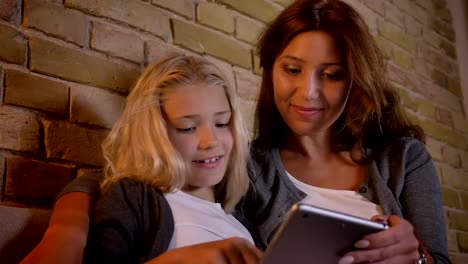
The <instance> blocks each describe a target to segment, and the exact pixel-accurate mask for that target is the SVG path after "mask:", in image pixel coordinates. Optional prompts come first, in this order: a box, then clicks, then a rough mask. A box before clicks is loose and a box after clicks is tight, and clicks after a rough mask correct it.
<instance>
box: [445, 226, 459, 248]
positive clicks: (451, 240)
mask: <svg viewBox="0 0 468 264" xmlns="http://www.w3.org/2000/svg"><path fill="white" fill-rule="evenodd" d="M447 222H448V221H447ZM457 233H458V232H456V231H454V230H448V232H447V242H448V243H447V244H448V250H449V251H458V242H457Z"/></svg>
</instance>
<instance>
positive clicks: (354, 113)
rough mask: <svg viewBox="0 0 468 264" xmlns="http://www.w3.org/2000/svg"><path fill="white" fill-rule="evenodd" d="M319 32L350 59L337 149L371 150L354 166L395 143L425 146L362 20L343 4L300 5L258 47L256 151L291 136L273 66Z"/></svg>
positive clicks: (302, 1)
mask: <svg viewBox="0 0 468 264" xmlns="http://www.w3.org/2000/svg"><path fill="white" fill-rule="evenodd" d="M312 30H320V31H323V32H326V33H328V34H330V35H331V36H332V37H333V38H334V39H335V41H336V43H337V45H338V48H339V49H341V51H342V52H343V54H344V55H345V58H346V64H345V65H346V70H347V73H348V76H349V78H350V83H351V88H350V89H351V91H350V95H349V99H348V102H347V105H346V107H345V109H344V111H343V113H342V114H341V116H340V117H339V118H338V120H337V121H336V122H335V124H334V125H333V133H334V135H335V136H334V142H332V144H333V145H334V146H333V147H334V149H335V150H337V151H351V150H356V149H358V150H361V149H363V148H369V149H370V150H372V151H371V152H372V155H371V156H368V155H364V154H363V152H361V151H357V154H356V152H355V151H352V152H351V154H352V158H353V161H355V162H356V163H360V164H362V163H366V162H367V161H369V160H370V159H372V158H373V157H375V155H377V154H379V153H380V152H381V151H382V150H383V149H384V148H385V147H386V146H387V145H388V144H390V143H391V142H392V141H393V140H395V139H397V138H400V137H404V136H410V137H414V138H417V139H419V140H421V141H423V142H424V132H423V130H422V129H421V128H420V127H419V126H417V125H413V124H411V123H410V121H409V119H408V117H407V116H406V114H405V113H404V111H403V109H402V108H401V107H400V98H399V96H398V94H397V92H396V91H395V89H394V88H393V87H392V86H391V85H390V83H389V82H388V80H387V79H386V76H385V69H386V65H385V62H384V60H383V57H382V55H381V52H380V50H379V48H378V46H377V44H376V42H375V40H374V38H373V37H372V35H371V34H370V32H369V30H368V27H367V26H366V24H365V22H364V20H363V19H362V18H361V16H360V15H359V14H358V13H357V12H356V11H355V10H354V9H353V8H352V7H351V6H349V5H348V4H346V3H344V2H342V1H339V0H297V1H295V2H294V3H293V4H291V5H290V6H289V7H287V8H286V9H284V10H283V12H282V13H281V14H280V15H279V16H278V17H277V18H276V19H275V20H274V21H272V23H271V24H270V25H269V27H267V29H266V31H265V32H264V33H263V34H262V36H261V38H260V40H259V43H258V45H257V49H258V53H259V56H260V66H261V67H262V68H263V79H262V84H261V89H260V95H259V98H258V104H257V109H256V116H255V129H256V131H255V132H256V137H255V138H256V139H255V142H254V144H255V146H256V147H257V148H258V149H259V150H264V151H266V150H268V149H270V148H273V147H279V144H281V139H282V138H284V137H285V136H286V133H287V132H288V131H289V128H288V126H287V125H286V123H285V122H284V120H283V119H282V117H281V115H280V114H279V112H278V109H277V107H276V105H275V101H274V98H273V80H272V79H273V78H272V77H273V76H272V72H273V64H274V62H275V60H276V58H277V57H278V56H279V55H280V53H281V52H282V51H283V50H284V48H285V47H286V46H287V45H288V43H289V42H290V41H291V40H292V39H293V38H294V37H295V36H297V35H298V34H300V33H302V32H306V31H312Z"/></svg>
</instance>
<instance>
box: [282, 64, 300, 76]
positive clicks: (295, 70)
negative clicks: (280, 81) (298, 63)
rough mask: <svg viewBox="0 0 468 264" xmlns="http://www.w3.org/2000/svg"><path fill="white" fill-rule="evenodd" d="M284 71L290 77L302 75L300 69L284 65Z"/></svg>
mask: <svg viewBox="0 0 468 264" xmlns="http://www.w3.org/2000/svg"><path fill="white" fill-rule="evenodd" d="M283 71H285V72H286V73H287V74H289V75H297V74H299V73H301V69H300V68H298V67H293V66H288V65H283Z"/></svg>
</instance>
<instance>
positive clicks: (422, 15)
mask: <svg viewBox="0 0 468 264" xmlns="http://www.w3.org/2000/svg"><path fill="white" fill-rule="evenodd" d="M393 4H395V5H396V6H398V7H399V8H400V10H401V11H403V12H407V13H408V14H409V15H411V16H413V17H414V18H415V19H417V20H418V21H419V22H421V23H426V21H427V17H428V14H427V12H426V11H425V10H424V9H423V8H421V7H419V6H418V5H416V4H415V3H414V2H411V1H393ZM401 11H400V12H401Z"/></svg>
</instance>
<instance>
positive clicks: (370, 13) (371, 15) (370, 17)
mask: <svg viewBox="0 0 468 264" xmlns="http://www.w3.org/2000/svg"><path fill="white" fill-rule="evenodd" d="M346 2H348V4H350V5H351V6H352V7H353V8H354V9H356V11H357V12H358V13H359V14H360V15H361V17H362V18H363V19H364V21H365V23H366V25H367V26H368V27H369V30H370V32H371V33H372V34H373V35H374V36H375V35H377V20H378V18H379V17H380V15H379V14H377V13H376V11H374V10H373V9H370V8H369V7H367V5H364V4H363V3H361V2H362V1H360V0H352V1H351V0H347V1H346ZM374 2H376V1H374Z"/></svg>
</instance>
